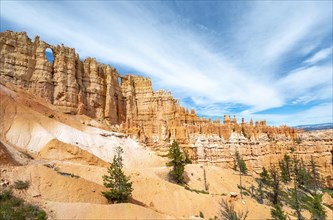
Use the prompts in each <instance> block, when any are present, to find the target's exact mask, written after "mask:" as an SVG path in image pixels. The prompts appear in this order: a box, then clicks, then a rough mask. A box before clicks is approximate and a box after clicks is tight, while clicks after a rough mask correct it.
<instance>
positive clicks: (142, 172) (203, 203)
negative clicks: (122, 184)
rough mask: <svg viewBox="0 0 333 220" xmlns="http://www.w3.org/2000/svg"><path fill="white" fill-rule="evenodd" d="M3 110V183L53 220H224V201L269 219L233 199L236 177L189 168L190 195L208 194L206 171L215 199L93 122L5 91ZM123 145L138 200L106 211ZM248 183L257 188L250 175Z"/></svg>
mask: <svg viewBox="0 0 333 220" xmlns="http://www.w3.org/2000/svg"><path fill="white" fill-rule="evenodd" d="M0 107H1V108H0V121H1V124H0V141H1V142H0V159H1V160H0V161H1V163H0V181H2V182H3V181H9V185H12V184H13V183H14V182H15V181H16V180H24V181H29V182H30V186H29V188H28V189H27V190H20V191H19V190H14V193H15V195H17V196H19V197H21V198H24V199H25V200H27V201H29V202H31V203H33V204H37V205H39V206H41V207H42V208H44V209H45V210H46V212H47V213H48V216H49V218H50V219H191V218H192V219H194V218H198V217H195V216H198V215H199V213H200V212H202V213H203V214H204V215H205V218H207V219H208V218H210V217H212V218H213V217H214V216H219V207H220V205H219V203H220V201H221V200H222V199H225V200H227V201H228V202H231V203H233V204H234V205H235V208H236V209H237V210H243V211H249V215H248V219H267V218H270V207H269V206H266V205H261V204H258V203H257V202H256V201H255V200H254V199H252V198H250V197H249V196H245V197H244V199H243V200H241V199H239V198H238V196H237V198H231V197H230V192H239V190H238V189H237V184H238V183H239V175H238V173H235V171H233V170H230V169H223V168H219V167H215V166H204V165H199V164H192V165H187V167H186V175H187V177H186V179H187V180H188V185H189V187H190V188H191V189H196V190H204V188H205V184H204V174H203V172H204V169H205V170H206V177H207V178H206V179H207V183H208V184H209V192H210V193H209V194H203V193H197V192H195V191H190V190H186V189H185V188H184V187H183V186H179V185H176V184H174V183H171V182H170V181H169V180H168V177H167V176H168V175H167V173H168V171H169V168H167V167H165V163H166V158H162V157H159V156H157V155H156V154H155V153H154V152H153V151H151V150H149V149H147V148H145V147H144V146H141V145H140V144H139V143H138V142H136V141H135V140H132V139H130V138H129V137H127V136H126V135H123V134H119V133H115V132H111V131H108V130H106V129H105V128H104V127H103V125H100V124H98V122H96V121H94V120H92V119H90V118H88V117H85V116H70V115H64V114H61V113H59V112H57V110H56V109H55V108H54V106H52V105H48V104H45V103H44V102H42V100H39V99H38V97H33V96H31V95H28V94H25V93H24V91H19V92H15V91H13V90H11V89H9V88H7V87H4V86H2V85H0ZM87 124H94V126H95V127H92V126H87ZM117 146H121V147H122V148H123V149H124V155H123V158H124V162H125V167H124V170H125V173H126V174H127V175H129V176H130V177H131V180H132V181H133V188H134V191H133V193H132V196H133V198H132V199H131V201H130V203H126V204H108V203H107V200H106V199H105V198H104V197H103V196H102V194H101V192H102V191H104V190H105V188H104V186H103V181H102V176H103V175H105V174H106V170H107V167H108V162H110V161H111V160H112V158H113V156H114V149H115V148H116V147H117ZM243 183H244V185H245V186H246V187H249V186H251V184H254V185H255V181H254V178H253V177H252V176H245V177H243ZM328 199H329V198H328ZM285 211H287V212H289V213H291V210H290V209H287V208H286V209H285ZM328 211H329V212H328V217H332V216H333V215H332V211H330V210H328ZM305 215H306V217H309V213H305Z"/></svg>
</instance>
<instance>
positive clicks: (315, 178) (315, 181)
mask: <svg viewBox="0 0 333 220" xmlns="http://www.w3.org/2000/svg"><path fill="white" fill-rule="evenodd" d="M311 188H312V189H313V190H314V193H315V194H317V191H318V190H319V188H320V175H319V173H318V170H317V166H316V163H315V162H314V160H313V157H312V156H311Z"/></svg>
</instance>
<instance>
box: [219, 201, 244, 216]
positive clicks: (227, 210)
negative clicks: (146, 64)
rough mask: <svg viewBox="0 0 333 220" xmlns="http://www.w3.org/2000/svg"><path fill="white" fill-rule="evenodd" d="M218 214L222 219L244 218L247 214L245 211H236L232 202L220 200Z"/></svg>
mask: <svg viewBox="0 0 333 220" xmlns="http://www.w3.org/2000/svg"><path fill="white" fill-rule="evenodd" d="M220 207H221V209H220V216H221V219H222V220H245V219H246V218H247V215H248V213H249V212H248V211H246V212H236V211H235V207H234V206H233V205H232V204H230V205H229V204H228V202H227V201H225V200H222V201H221V202H220Z"/></svg>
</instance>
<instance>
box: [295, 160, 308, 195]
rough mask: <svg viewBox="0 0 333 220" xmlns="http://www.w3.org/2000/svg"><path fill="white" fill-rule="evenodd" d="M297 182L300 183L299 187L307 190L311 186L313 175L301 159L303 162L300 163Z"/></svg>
mask: <svg viewBox="0 0 333 220" xmlns="http://www.w3.org/2000/svg"><path fill="white" fill-rule="evenodd" d="M297 182H298V186H299V187H302V188H305V189H308V188H309V186H310V185H311V174H310V172H309V171H308V170H307V169H306V167H305V164H304V160H303V159H301V162H299V165H298V175H297Z"/></svg>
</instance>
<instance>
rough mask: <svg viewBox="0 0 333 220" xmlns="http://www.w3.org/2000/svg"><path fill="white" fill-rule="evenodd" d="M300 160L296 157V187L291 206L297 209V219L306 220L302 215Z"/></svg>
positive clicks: (293, 191)
mask: <svg viewBox="0 0 333 220" xmlns="http://www.w3.org/2000/svg"><path fill="white" fill-rule="evenodd" d="M299 166H300V163H299V160H298V159H297V158H296V157H294V189H293V190H292V194H291V208H292V209H294V210H295V214H296V217H297V220H304V217H303V215H302V206H301V195H300V191H299V189H298V187H299V180H298V179H299Z"/></svg>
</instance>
